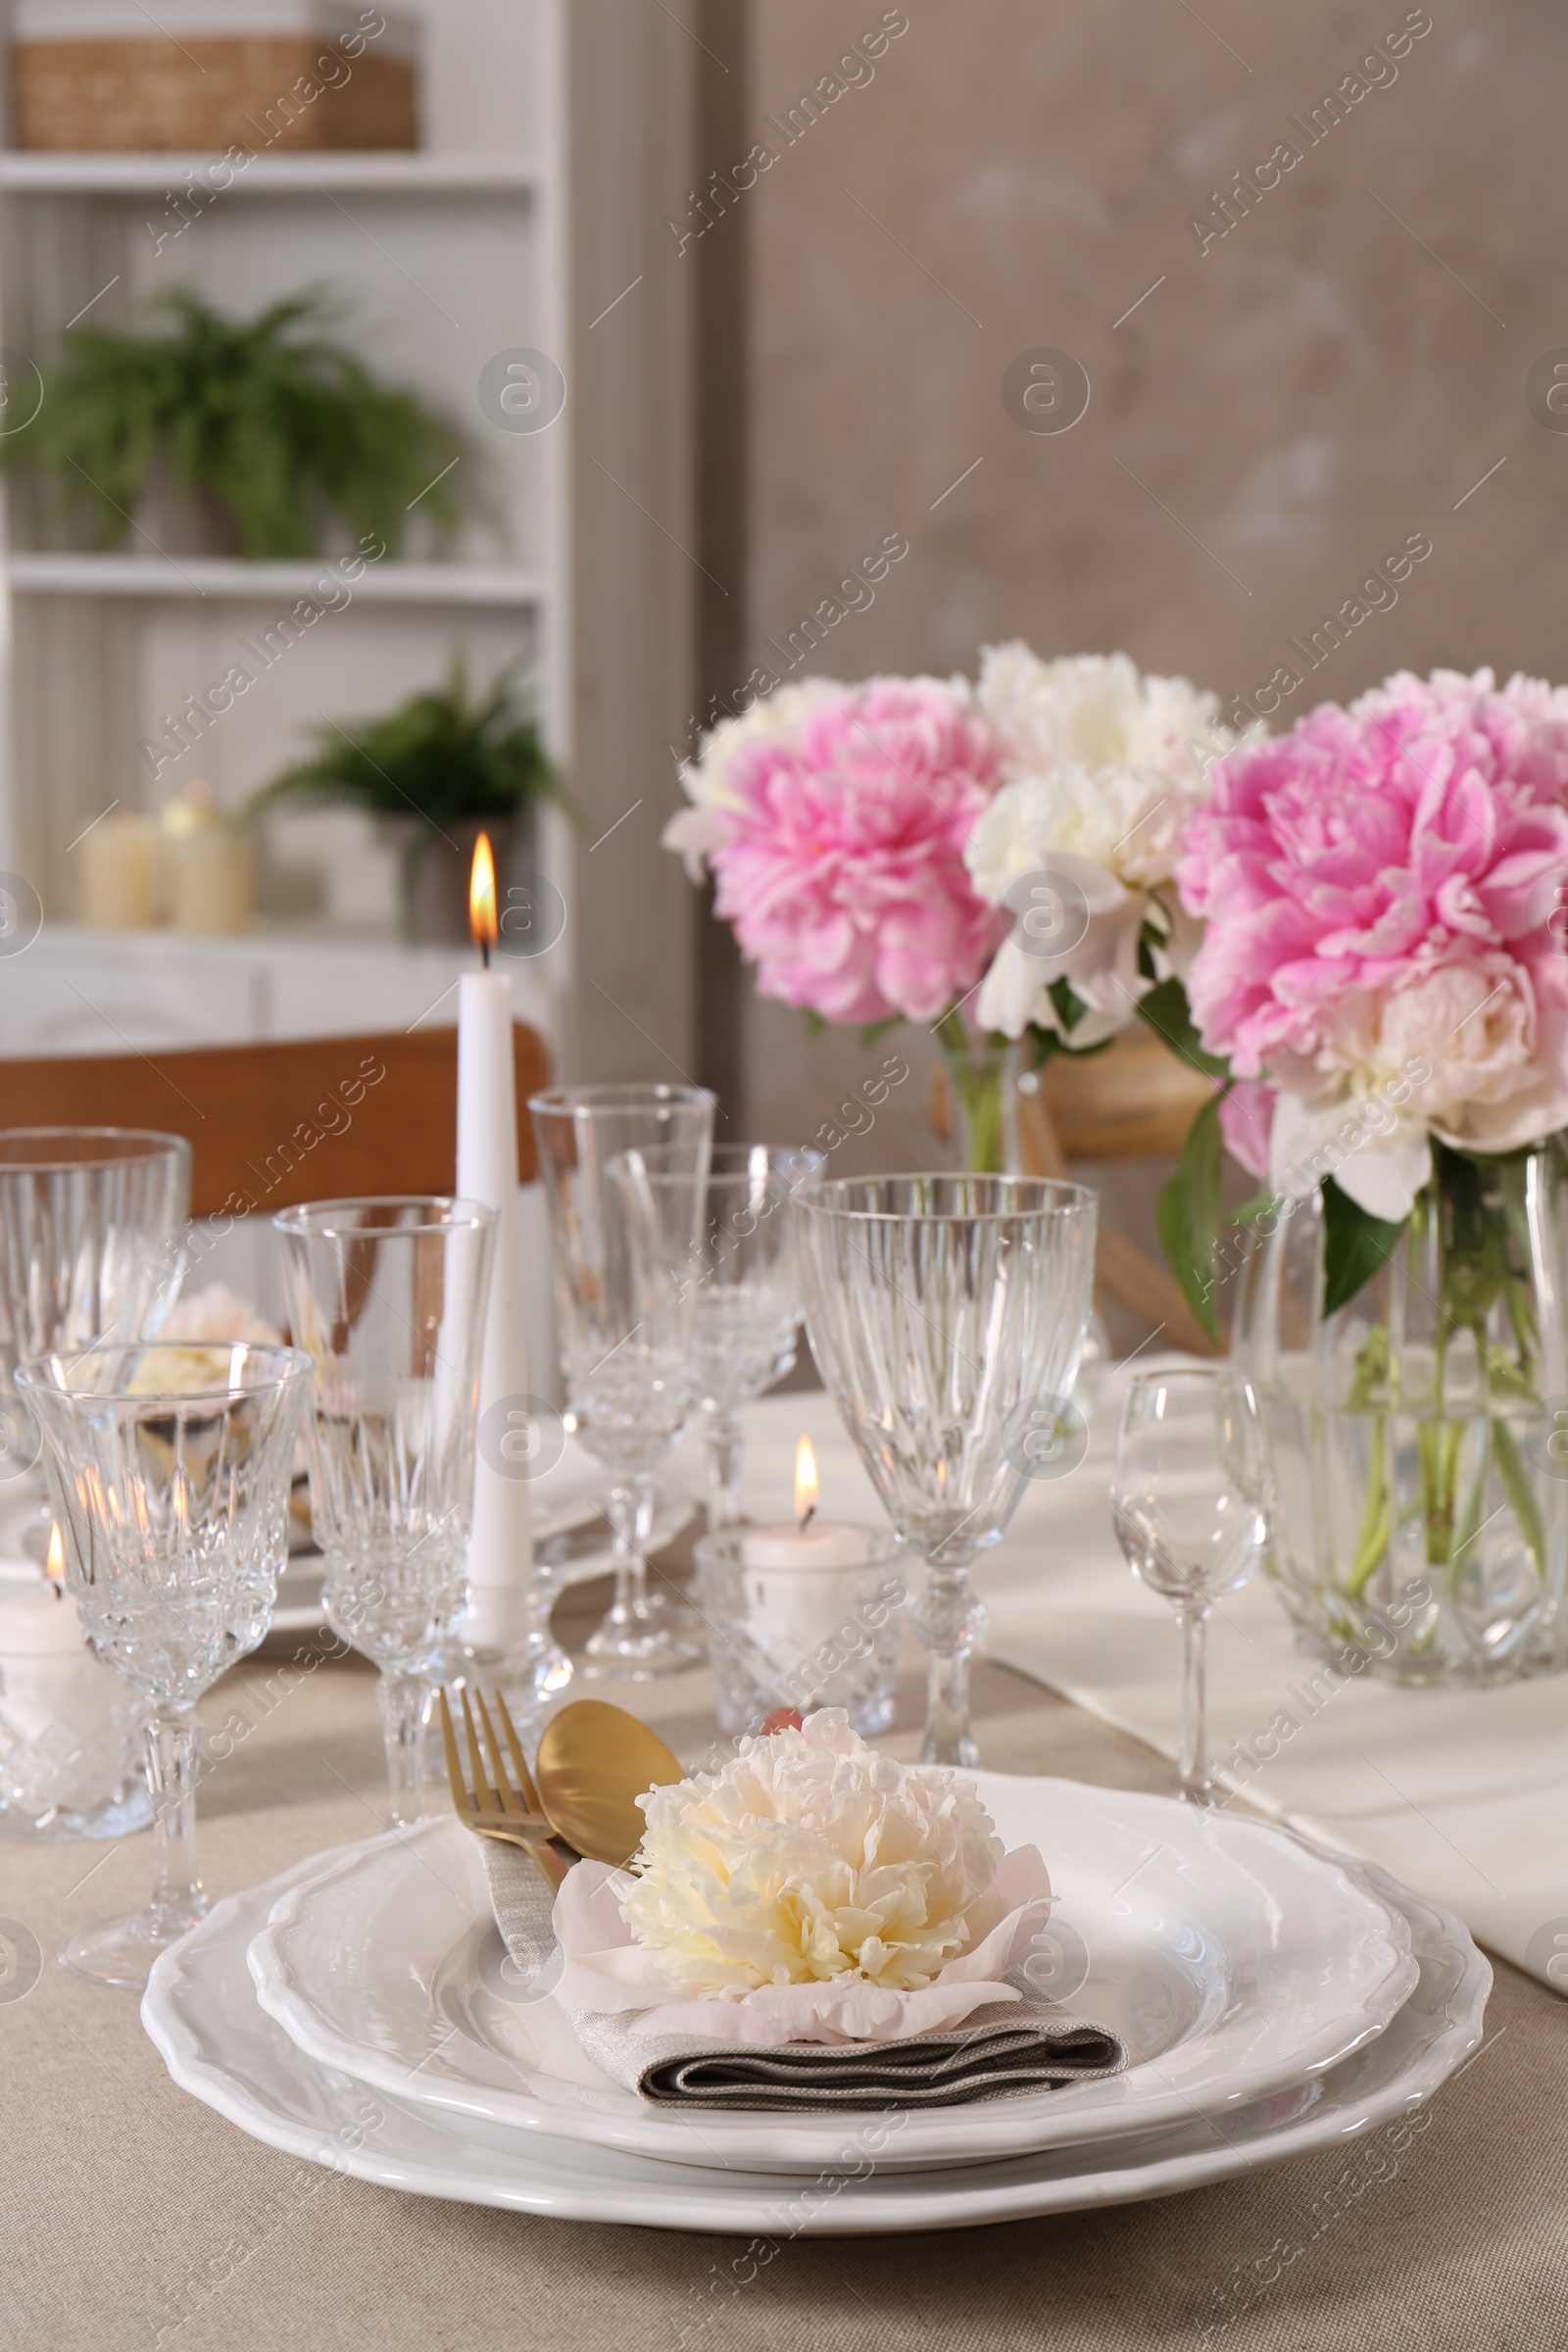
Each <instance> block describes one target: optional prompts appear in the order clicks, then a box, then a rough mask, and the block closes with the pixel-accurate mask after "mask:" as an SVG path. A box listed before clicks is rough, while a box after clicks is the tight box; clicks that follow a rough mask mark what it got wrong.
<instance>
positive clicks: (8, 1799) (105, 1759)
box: [0, 1580, 152, 1844]
mask: <svg viewBox="0 0 1568 2352" xmlns="http://www.w3.org/2000/svg"><path fill="white" fill-rule="evenodd" d="M146 1724H147V1708H146V1702H145V1701H144V1700H143V1698H142V1697H141V1695H140V1693H139V1692H138V1691H133V1690H132V1689H131V1687H130V1686H129V1684H128V1683H126V1682H125V1681H124V1680H123V1677H121V1676H120V1675H118V1674H116V1673H115V1671H114V1669H113V1668H112V1667H110V1666H105V1665H104V1664H103V1663H102V1662H101V1661H100V1660H99V1659H98V1658H97V1657H96V1656H95V1655H94V1653H93V1652H92V1650H91V1649H89V1647H88V1646H87V1643H86V1641H85V1639H84V1637H83V1635H82V1630H81V1619H80V1617H79V1616H78V1615H77V1613H76V1604H75V1602H74V1601H73V1599H71V1597H70V1596H69V1594H68V1595H64V1596H57V1595H56V1593H55V1591H54V1588H53V1587H52V1586H51V1585H49V1584H47V1583H44V1582H43V1581H42V1580H40V1582H39V1584H38V1586H37V1589H36V1590H35V1591H28V1592H24V1593H19V1594H17V1595H16V1597H15V1598H12V1599H8V1600H4V1601H0V1837H7V1838H26V1839H28V1840H33V1841H41V1842H44V1843H51V1844H52V1843H57V1842H61V1841H64V1840H66V1839H71V1838H123V1837H124V1836H126V1835H127V1833H128V1832H130V1831H132V1830H144V1829H145V1828H146V1827H147V1824H148V1823H149V1822H150V1821H151V1819H152V1804H151V1801H150V1799H149V1797H148V1794H147V1777H146V1771H145V1767H144V1762H143V1757H144V1752H145V1747H146Z"/></svg>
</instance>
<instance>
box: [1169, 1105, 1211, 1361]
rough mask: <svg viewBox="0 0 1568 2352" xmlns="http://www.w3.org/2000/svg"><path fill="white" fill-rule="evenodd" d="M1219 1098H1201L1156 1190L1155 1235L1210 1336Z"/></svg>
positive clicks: (1185, 1294) (1189, 1303) (1184, 1292)
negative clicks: (1171, 1167) (1169, 1173)
mask: <svg viewBox="0 0 1568 2352" xmlns="http://www.w3.org/2000/svg"><path fill="white" fill-rule="evenodd" d="M1221 1100H1222V1098H1221V1097H1220V1096H1219V1095H1216V1096H1215V1097H1214V1100H1213V1101H1212V1102H1211V1103H1204V1104H1203V1107H1202V1109H1201V1111H1200V1112H1199V1114H1198V1116H1197V1118H1196V1119H1195V1120H1194V1121H1193V1123H1192V1126H1191V1127H1190V1128H1189V1129H1188V1131H1187V1141H1186V1143H1185V1144H1184V1145H1183V1146H1182V1155H1181V1157H1180V1159H1179V1160H1178V1161H1177V1163H1176V1173H1175V1175H1174V1176H1173V1177H1172V1178H1171V1180H1170V1182H1169V1183H1168V1184H1167V1185H1166V1186H1165V1188H1164V1190H1163V1191H1162V1192H1161V1194H1160V1196H1159V1238H1160V1241H1161V1243H1162V1244H1163V1245H1164V1250H1165V1255H1166V1256H1167V1257H1168V1258H1169V1259H1170V1262H1171V1270H1172V1272H1173V1273H1174V1274H1175V1276H1176V1279H1177V1281H1178V1282H1179V1283H1180V1284H1181V1286H1182V1291H1183V1294H1184V1296H1185V1297H1186V1299H1187V1303H1188V1305H1189V1306H1190V1307H1191V1308H1192V1310H1193V1312H1194V1314H1195V1315H1196V1316H1197V1317H1198V1320H1199V1321H1200V1323H1201V1325H1202V1326H1203V1329H1204V1330H1205V1331H1206V1332H1207V1333H1208V1336H1209V1338H1210V1339H1211V1340H1217V1339H1218V1337H1219V1325H1218V1322H1217V1319H1216V1317H1215V1313H1214V1274H1215V1264H1214V1261H1215V1253H1216V1251H1217V1250H1218V1246H1219V1194H1220V1164H1221V1161H1222V1159H1223V1156H1224V1152H1223V1147H1222V1146H1221V1143H1220V1133H1219V1106H1220V1103H1221Z"/></svg>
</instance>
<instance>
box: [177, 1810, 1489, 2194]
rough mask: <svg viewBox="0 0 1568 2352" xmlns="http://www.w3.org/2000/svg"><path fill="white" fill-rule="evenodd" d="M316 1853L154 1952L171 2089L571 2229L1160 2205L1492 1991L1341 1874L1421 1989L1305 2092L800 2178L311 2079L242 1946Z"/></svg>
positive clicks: (332, 2159)
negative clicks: (939, 2165) (1028, 2149)
mask: <svg viewBox="0 0 1568 2352" xmlns="http://www.w3.org/2000/svg"><path fill="white" fill-rule="evenodd" d="M322 1859H323V1857H317V1859H316V1860H314V1861H312V1862H309V1863H306V1864H304V1865H302V1867H301V1868H300V1869H299V1870H296V1871H292V1872H288V1873H285V1874H284V1876H283V1877H281V1878H278V1879H273V1880H271V1881H270V1883H269V1884H268V1885H267V1886H265V1887H256V1888H254V1889H253V1890H252V1891H251V1892H250V1893H249V1894H242V1895H234V1896H231V1897H230V1898H229V1899H228V1901H226V1902H222V1903H220V1904H219V1905H218V1906H217V1908H216V1909H215V1910H214V1911H213V1912H212V1914H211V1916H210V1917H209V1918H207V1919H206V1920H204V1921H203V1922H202V1924H201V1926H200V1927H198V1928H195V1929H193V1930H192V1932H191V1933H190V1935H188V1936H185V1937H184V1938H183V1939H182V1940H181V1941H180V1942H179V1943H176V1944H174V1945H173V1946H172V1948H171V1949H170V1950H169V1951H167V1952H165V1953H164V1954H163V1955H162V1956H161V1957H160V1959H159V1960H158V1962H157V1964H156V1966H155V1967H154V1969H153V1974H152V1981H151V1983H150V1984H149V1985H148V1987H147V1992H146V1996H145V1998H144V1999H143V2002H142V2009H141V2014H142V2022H143V2024H144V2025H145V2027H146V2029H147V2032H148V2034H149V2035H150V2036H151V2038H152V2040H153V2042H154V2044H155V2046H156V2047H157V2049H158V2051H159V2053H160V2055H161V2056H162V2057H163V2059H164V2062H165V2064H166V2065H167V2066H168V2068H169V2071H170V2073H171V2075H172V2077H173V2079H174V2081H175V2082H177V2083H178V2084H179V2085H180V2087H181V2088H182V2089H185V2090H187V2091H189V2092H191V2093H192V2094H193V2095H194V2096H195V2097H196V2098H199V2099H201V2100H203V2101H205V2103H206V2104H207V2105H208V2106H209V2107H213V2108H216V2109H217V2111H218V2112H219V2114H221V2115H222V2116H225V2117H227V2118H228V2120H229V2121H230V2122H231V2123H234V2124H237V2125H238V2126H239V2128H240V2129H241V2130H242V2131H248V2132H250V2133H251V2135H252V2136H253V2137H254V2138H257V2139H260V2140H263V2141H265V2142H266V2143H267V2145H268V2146H270V2147H275V2148H281V2149H283V2150H285V2151H286V2152H287V2153H288V2154H290V2155H293V2156H301V2157H305V2158H307V2159H309V2160H310V2161H311V2162H313V2163H317V2164H321V2165H325V2166H328V2167H330V2168H331V2169H332V2170H334V2171H336V2172H339V2173H344V2174H348V2175H350V2176H352V2177H353V2178H355V2179H357V2180H370V2181H374V2182H376V2183H378V2184H379V2185H381V2186H383V2187H388V2188H400V2189H404V2190H408V2191H411V2192H412V2193H414V2194H417V2195H421V2196H432V2197H451V2198H455V2199H458V2200H460V2201H462V2202H463V2203H466V2204H480V2205H497V2206H502V2207H506V2208H509V2209H510V2210H512V2211H514V2212H519V2213H533V2214H547V2215H551V2216H553V2217H555V2218H557V2219H560V2220H568V2221H593V2222H611V2223H638V2224H642V2225H644V2226H647V2227H649V2228H654V2229H685V2230H691V2229H707V2230H723V2231H730V2232H735V2233H737V2234H740V2235H745V2236H750V2235H761V2236H765V2237H767V2238H769V2239H773V2238H778V2237H791V2236H797V2235H806V2236H846V2237H855V2236H865V2235H875V2234H883V2233H896V2232H903V2231H912V2230H928V2229H963V2228H967V2227H970V2226H973V2225H977V2224H981V2223H988V2222H1005V2221H1021V2220H1025V2219H1027V2218H1029V2217H1030V2216H1032V2215H1036V2214H1046V2213H1067V2212H1072V2211H1075V2210H1077V2209H1079V2208H1082V2207H1085V2206H1096V2205H1116V2204H1126V2203H1130V2202H1132V2201H1134V2200H1136V2199H1139V2198H1146V2197H1160V2196H1169V2195H1172V2194H1174V2193H1175V2192H1176V2191H1178V2190H1182V2189H1189V2188H1198V2187H1201V2186H1202V2185H1203V2184H1204V2183H1206V2182H1209V2181H1214V2180H1225V2179H1228V2178H1229V2177H1230V2176H1232V2175H1233V2174H1239V2173H1245V2172H1250V2171H1251V2170H1252V2169H1253V2168H1255V2167H1256V2166H1257V2165H1259V2164H1277V2163H1282V2162H1284V2161H1285V2159H1286V2158H1288V2157H1293V2156H1305V2155H1310V2154H1312V2153H1313V2152H1314V2151H1316V2150H1320V2149H1323V2148H1336V2149H1341V2150H1343V2149H1344V2148H1345V2147H1346V2145H1347V2143H1348V2142H1349V2141H1351V2140H1354V2139H1357V2138H1365V2137H1366V2136H1367V2135H1368V2134H1369V2133H1370V2132H1372V2131H1375V2130H1377V2129H1378V2128H1379V2127H1380V2126H1382V2125H1385V2124H1393V2123H1397V2122H1398V2121H1400V2119H1404V2118H1408V2117H1409V2115H1410V2114H1411V2111H1412V2110H1414V2109H1415V2108H1417V2107H1418V2106H1419V2105H1420V2104H1421V2102H1422V2101H1423V2100H1425V2099H1427V2098H1429V2097H1430V2096H1431V2094H1432V2093H1433V2091H1435V2090H1436V2089H1437V2088H1438V2086H1439V2084H1440V2083H1442V2082H1444V2081H1445V2080H1446V2078H1447V2077H1448V2076H1449V2075H1450V2074H1452V2072H1453V2071H1454V2069H1455V2068H1456V2067H1457V2066H1459V2065H1460V2064H1462V2062H1463V2060H1464V2059H1465V2058H1466V2057H1467V2056H1468V2055H1469V2053H1470V2052H1471V2051H1472V2050H1473V2049H1474V2048H1475V2047H1476V2046H1477V2044H1478V2043H1479V2041H1480V2039H1481V2021H1482V2014H1483V2011H1484V2009H1485V2006H1486V1998H1487V1993H1488V1990H1489V1988H1490V1986H1491V1984H1492V1971H1491V1970H1490V1968H1489V1967H1488V1966H1487V1963H1486V1961H1485V1960H1484V1959H1483V1958H1482V1957H1481V1954H1480V1953H1479V1952H1478V1951H1477V1950H1476V1948H1475V1946H1474V1944H1473V1943H1472V1942H1471V1941H1470V1938H1469V1936H1467V1935H1466V1934H1465V1932H1464V1929H1463V1928H1462V1927H1461V1926H1460V1924H1459V1922H1458V1921H1457V1920H1456V1919H1454V1918H1453V1917H1452V1916H1451V1915H1450V1914H1448V1913H1446V1912H1443V1911H1440V1910H1438V1909H1437V1908H1436V1907H1435V1906H1433V1905H1431V1904H1428V1903H1425V1902H1423V1901H1422V1900H1421V1899H1420V1898H1419V1897H1418V1896H1415V1895H1412V1894H1410V1893H1408V1892H1407V1891H1406V1890H1405V1889H1404V1888H1402V1887H1397V1886H1396V1885H1395V1883H1394V1881H1393V1880H1390V1879H1385V1878H1384V1877H1383V1876H1382V1874H1381V1873H1378V1872H1373V1871H1366V1872H1362V1871H1359V1870H1357V1869H1356V1868H1355V1867H1354V1866H1353V1865H1348V1864H1347V1865H1345V1875H1346V1877H1347V1879H1348V1881H1349V1882H1350V1883H1352V1884H1354V1885H1356V1886H1358V1887H1360V1888H1361V1889H1362V1890H1363V1891H1364V1892H1365V1893H1366V1894H1367V1895H1368V1897H1369V1898H1370V1899H1371V1900H1373V1901H1377V1902H1381V1903H1383V1904H1385V1905H1386V1906H1387V1908H1388V1909H1389V1910H1390V1911H1391V1912H1393V1913H1394V1914H1395V1915H1396V1916H1397V1918H1398V1919H1399V1920H1400V1922H1401V1924H1402V1925H1403V1926H1404V1927H1405V1930H1406V1932H1407V1934H1408V1935H1409V1937H1410V1940H1411V1946H1412V1950H1413V1953H1414V1956H1415V1958H1416V1960H1417V1962H1418V1964H1419V1974H1418V1982H1417V1984H1416V1986H1415V1989H1414V1991H1413V1992H1412V1993H1411V1994H1410V1997H1409V1999H1408V2000H1407V2001H1406V2002H1405V2003H1404V2005H1403V2006H1402V2008H1400V2009H1399V2011H1398V2012H1397V2015H1396V2016H1395V2017H1394V2018H1393V2020H1392V2021H1391V2023H1390V2024H1389V2026H1388V2027H1387V2029H1386V2030H1385V2032H1384V2033H1382V2034H1379V2035H1377V2036H1376V2038H1375V2039H1373V2040H1372V2041H1370V2042H1368V2043H1367V2044H1365V2046H1364V2047H1363V2048H1361V2049H1360V2050H1359V2051H1358V2052H1357V2053H1356V2054H1355V2055H1354V2056H1353V2057H1350V2058H1348V2059H1345V2060H1343V2061H1342V2062H1341V2064H1339V2065H1338V2066H1336V2067H1333V2068H1331V2069H1330V2070H1329V2071H1328V2072H1327V2073H1324V2074H1320V2075H1318V2076H1316V2077H1314V2078H1313V2080H1312V2081H1311V2082H1305V2083H1302V2084H1300V2085H1299V2086H1298V2087H1297V2088H1295V2089H1293V2090H1290V2091H1284V2092H1280V2093H1277V2094H1276V2095H1275V2096H1274V2097H1272V2098H1269V2099H1263V2100H1258V2101H1255V2102H1252V2103H1250V2104H1248V2105H1246V2106H1244V2107H1240V2108H1237V2109H1235V2110H1233V2111H1231V2112H1230V2113H1228V2114H1227V2115H1226V2117H1225V2119H1224V2121H1223V2123H1221V2122H1218V2121H1204V2120H1201V2119H1198V2118H1194V2117H1191V2116H1189V2117H1188V2118H1187V2120H1186V2121H1185V2122H1183V2123H1180V2124H1175V2125H1170V2126H1167V2127H1166V2128H1164V2129H1163V2130H1161V2131H1151V2132H1139V2133H1132V2134H1128V2135H1125V2136H1123V2137H1121V2138H1118V2139H1116V2140H1114V2141H1112V2142H1110V2143H1108V2144H1107V2145H1105V2146H1102V2147H1100V2148H1097V2149H1095V2150H1093V2151H1086V2150H1083V2149H1079V2150H1072V2149H1065V2150H1063V2149H1057V2150H1054V2151H1053V2150H1046V2151H1041V2152H1038V2153H1036V2154H1033V2155H1025V2156H1014V2157H1010V2158H1005V2159H1002V2160H1000V2161H996V2162H991V2163H975V2164H969V2165H964V2166H960V2167H956V2168H944V2169H932V2170H926V2171H921V2172H914V2173H910V2172H907V2171H902V2172H901V2171H898V2170H894V2169H892V2168H890V2167H889V2166H888V2165H887V2164H886V2161H885V2158H886V2155H887V2154H888V2153H889V2152H890V2151H891V2150H892V2148H894V2147H895V2146H896V2145H897V2144H898V2140H899V2139H900V2137H902V2133H901V2132H900V2131H898V2130H897V2129H896V2127H897V2125H898V2122H899V2119H898V2118H897V2117H867V2118H866V2119H864V2121H863V2122H861V2123H859V2124H857V2123H856V2122H855V2120H854V2119H853V2118H850V2117H843V2118H840V2120H839V2125H838V2131H837V2140H836V2146H835V2152H834V2160H833V2163H832V2165H831V2166H830V2167H824V2168H823V2172H824V2175H825V2177H824V2178H820V2179H817V2180H810V2181H803V2180H801V2179H800V2177H799V2176H798V2175H794V2174H784V2173H781V2174H772V2175H767V2174H760V2173H749V2172H741V2171H729V2170H725V2169H722V2168H720V2167H718V2166H713V2165H711V2166H709V2167H707V2168H700V2167H697V2166H692V2165H679V2166H672V2165H667V2164H660V2163H656V2162H652V2161H650V2160H649V2159H647V2158H645V2157H639V2156H634V2155H629V2154H627V2153H625V2152H623V2151H621V2150H619V2149H613V2148H600V2147H594V2146H591V2145H589V2144H587V2143H585V2142H581V2141H570V2142H568V2141H563V2140H553V2139H547V2138H545V2137H543V2136H535V2135H530V2134H525V2133H518V2132H515V2131H506V2130H503V2129H502V2128H500V2127H498V2126H496V2125H493V2124H487V2123H484V2122H481V2121H477V2120H472V2119H469V2118H466V2117H464V2116H461V2115H458V2114H455V2113H450V2112H449V2113H445V2114H443V2113H442V2112H441V2111H439V2110H437V2109H434V2108H429V2107H417V2106H415V2105H413V2104H412V2103H410V2102H409V2101H408V2100H407V2099H406V2098H400V2097H395V2096H393V2095H392V2094H390V2093H382V2092H377V2091H371V2090H369V2089H368V2088H367V2087H366V2086H365V2085H364V2084H363V2083H361V2082H354V2081H353V2080H352V2079H350V2078H349V2077H347V2076H344V2075H341V2074H338V2073H336V2072H335V2071H328V2070H326V2069H323V2068H321V2067H319V2066H318V2065H317V2064H316V2063H315V2062H314V2061H313V2060H311V2059H309V2058H307V2057H306V2055H305V2054H304V2052H303V2051H302V2050H300V2049H299V2048H298V2047H297V2046H296V2045H295V2044H294V2043H293V2042H291V2041H290V2040H289V2038H288V2036H287V2034H284V2032H283V2031H282V2029H281V2027H280V2026H278V2025H277V2024H276V2023H275V2022H274V2021H273V2020H272V2019H271V2018H270V2017H268V2016H267V2015H266V2014H265V2013H264V2012H263V2010H262V2009H261V2008H260V2007H259V2006H258V2004H257V2001H256V1998H255V1992H254V1988H253V1986H252V1984H251V1980H250V1976H249V1973H248V1970H247V1967H246V1951H247V1948H248V1946H249V1944H250V1943H251V1941H252V1939H253V1938H254V1936H256V1934H257V1932H258V1930H259V1929H260V1928H261V1927H262V1925H263V1924H264V1922H265V1921H266V1919H267V1916H268V1914H269V1912H270V1910H271V1908H272V1907H273V1905H274V1903H275V1902H276V1901H277V1900H279V1899H280V1898H282V1897H284V1896H286V1895H287V1893H288V1892H289V1890H290V1889H291V1888H293V1887H297V1886H298V1885H299V1884H300V1883H301V1881H302V1880H303V1879H306V1878H308V1877H310V1876H311V1875H312V1874H314V1873H318V1872H319V1869H320V1864H321V1860H322ZM908 2120H909V2121H910V2122H911V2123H912V2121H913V2120H914V2119H913V2118H910V2119H908ZM879 2143H880V2144H879Z"/></svg>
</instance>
